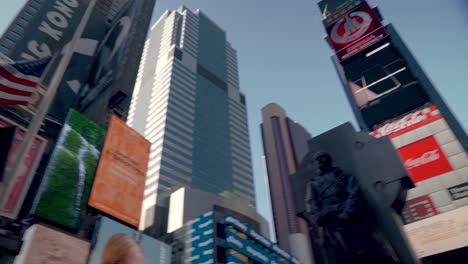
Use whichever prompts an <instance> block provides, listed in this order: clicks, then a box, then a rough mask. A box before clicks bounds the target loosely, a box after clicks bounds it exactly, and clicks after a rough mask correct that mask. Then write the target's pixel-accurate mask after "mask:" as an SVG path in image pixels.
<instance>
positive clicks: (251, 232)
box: [224, 214, 297, 263]
mask: <svg viewBox="0 0 468 264" xmlns="http://www.w3.org/2000/svg"><path fill="white" fill-rule="evenodd" d="M224 223H225V224H226V225H232V226H234V227H235V228H236V229H237V230H239V231H240V232H242V233H243V234H245V235H248V236H249V237H251V238H252V239H254V240H255V241H257V242H258V243H260V244H262V245H263V246H265V247H266V248H269V249H271V250H272V251H275V252H276V253H277V254H279V255H280V256H282V257H284V258H285V259H287V260H290V261H292V262H293V263H296V262H297V259H296V258H294V256H292V255H291V254H289V253H288V252H286V251H285V250H284V249H282V248H280V247H279V246H278V245H277V244H274V243H272V242H271V241H270V240H268V239H267V238H266V237H264V236H263V235H261V234H260V233H258V232H257V231H256V230H255V229H253V228H251V227H250V226H248V225H247V224H245V223H243V222H242V221H240V220H239V219H237V218H236V217H234V216H233V215H231V214H228V215H226V216H225V217H224Z"/></svg>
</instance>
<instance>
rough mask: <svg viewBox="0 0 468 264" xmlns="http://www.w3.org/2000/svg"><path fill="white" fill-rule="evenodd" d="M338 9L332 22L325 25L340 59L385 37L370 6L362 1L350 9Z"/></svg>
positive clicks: (348, 56) (385, 34)
mask: <svg viewBox="0 0 468 264" xmlns="http://www.w3.org/2000/svg"><path fill="white" fill-rule="evenodd" d="M345 11H346V10H345V9H343V10H342V11H340V13H339V16H338V18H337V19H336V21H335V22H334V23H331V25H330V26H328V27H327V33H328V36H329V38H330V41H331V44H332V46H333V48H334V49H335V52H336V54H337V56H338V58H339V60H340V61H343V60H345V59H348V58H350V57H351V56H353V55H355V54H357V53H359V52H360V51H362V50H364V49H366V48H368V47H370V46H371V45H373V44H375V43H377V42H378V41H380V40H381V39H383V38H385V37H387V33H386V32H385V30H384V28H383V26H382V24H381V23H380V21H379V18H378V17H377V15H376V14H375V12H374V11H373V10H372V8H371V7H370V6H369V5H368V4H366V3H363V4H361V5H359V6H357V7H355V8H354V9H353V10H351V11H347V12H346V13H345Z"/></svg>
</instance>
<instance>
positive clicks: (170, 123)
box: [166, 119, 193, 137]
mask: <svg viewBox="0 0 468 264" xmlns="http://www.w3.org/2000/svg"><path fill="white" fill-rule="evenodd" d="M166 125H167V126H169V127H171V128H172V127H173V128H175V129H177V130H179V131H181V132H183V133H185V134H187V135H190V137H192V134H193V131H192V130H191V129H189V128H187V127H184V126H183V125H182V124H178V123H177V122H174V120H171V119H167V121H166Z"/></svg>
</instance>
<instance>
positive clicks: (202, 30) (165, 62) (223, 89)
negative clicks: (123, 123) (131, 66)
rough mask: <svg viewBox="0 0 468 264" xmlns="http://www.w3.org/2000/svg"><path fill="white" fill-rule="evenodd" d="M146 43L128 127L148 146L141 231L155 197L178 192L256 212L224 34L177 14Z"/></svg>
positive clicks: (241, 104) (241, 105) (243, 122)
mask: <svg viewBox="0 0 468 264" xmlns="http://www.w3.org/2000/svg"><path fill="white" fill-rule="evenodd" d="M148 36H149V37H148V39H147V41H146V43H145V47H144V50H143V55H142V58H141V62H140V69H139V73H138V76H137V81H136V84H135V90H134V93H133V98H132V102H131V105H130V111H129V116H128V120H127V122H128V124H129V125H130V126H131V127H133V128H134V129H136V130H137V131H138V132H140V133H141V134H142V135H144V136H145V137H146V138H147V139H148V140H150V141H151V143H152V147H151V156H150V162H149V166H148V174H147V182H146V190H145V196H144V202H143V209H142V219H143V221H145V223H146V224H144V225H145V226H148V225H151V224H152V222H153V219H154V208H155V204H156V199H157V195H158V193H162V192H165V191H168V190H171V189H173V190H174V189H177V188H178V187H182V186H188V187H193V188H197V189H200V190H204V191H208V192H213V193H220V194H223V195H227V196H229V195H231V196H235V197H239V198H242V199H244V200H245V201H247V202H248V203H249V204H251V205H252V206H255V193H254V186H253V177H252V165H251V157H250V143H249V135H248V125H247V113H246V101H245V96H244V94H242V93H241V92H240V90H239V77H238V71H237V55H236V51H235V50H234V49H233V48H232V47H231V44H230V43H229V42H228V41H227V40H226V32H224V30H222V29H221V28H220V27H219V26H218V25H216V23H214V22H213V21H212V20H210V19H209V18H208V17H207V16H206V15H205V14H203V13H202V12H201V11H199V10H197V11H196V12H192V11H191V10H189V9H187V8H185V7H181V8H179V9H178V10H175V11H166V12H165V13H164V14H163V15H162V16H161V17H160V18H159V20H158V21H157V22H156V23H155V24H154V25H153V26H152V27H151V30H150V32H149V35H148ZM156 217H157V216H156Z"/></svg>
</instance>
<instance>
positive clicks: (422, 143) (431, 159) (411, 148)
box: [398, 136, 453, 182]
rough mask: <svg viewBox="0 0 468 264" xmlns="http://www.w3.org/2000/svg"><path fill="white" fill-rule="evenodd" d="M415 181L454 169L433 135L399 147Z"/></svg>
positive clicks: (401, 155)
mask: <svg viewBox="0 0 468 264" xmlns="http://www.w3.org/2000/svg"><path fill="white" fill-rule="evenodd" d="M398 152H399V153H400V157H401V159H402V160H403V163H404V165H405V167H406V169H407V170H408V172H409V174H410V176H411V178H412V179H413V181H414V182H420V181H423V180H427V179H429V178H432V177H435V176H438V175H441V174H444V173H447V172H450V171H452V170H453V169H452V166H451V165H450V163H449V162H448V160H447V158H446V157H445V154H444V153H443V152H442V149H441V148H440V146H439V144H438V143H437V141H436V140H435V138H434V137H433V136H430V137H427V138H424V139H422V140H419V141H416V142H415V143H412V144H410V145H407V146H404V147H402V148H400V149H398Z"/></svg>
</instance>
